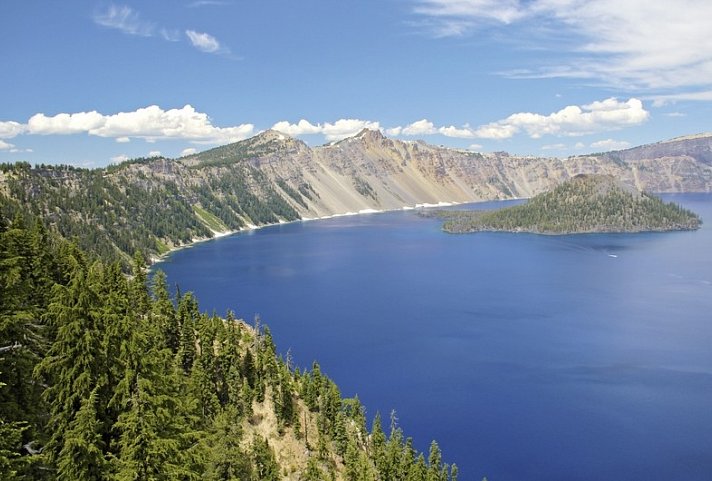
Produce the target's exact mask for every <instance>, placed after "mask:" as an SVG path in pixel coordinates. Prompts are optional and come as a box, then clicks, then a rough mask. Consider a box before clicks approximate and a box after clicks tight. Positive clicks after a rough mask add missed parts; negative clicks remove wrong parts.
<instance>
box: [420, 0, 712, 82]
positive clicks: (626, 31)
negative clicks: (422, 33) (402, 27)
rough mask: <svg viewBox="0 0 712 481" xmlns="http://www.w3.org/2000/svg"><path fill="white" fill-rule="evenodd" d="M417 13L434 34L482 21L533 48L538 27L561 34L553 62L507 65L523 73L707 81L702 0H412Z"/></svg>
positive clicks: (711, 46) (710, 48)
mask: <svg viewBox="0 0 712 481" xmlns="http://www.w3.org/2000/svg"><path fill="white" fill-rule="evenodd" d="M414 3H415V5H414V7H413V11H414V13H415V14H416V15H417V17H418V18H419V19H422V21H423V22H422V23H423V24H425V25H426V26H427V27H428V28H429V29H430V31H431V32H432V33H433V34H434V35H435V36H438V37H442V36H462V35H467V34H469V33H472V32H473V31H476V30H478V29H482V28H485V27H486V28H495V29H502V30H505V31H506V33H505V34H506V35H507V36H510V37H511V36H518V37H521V40H523V41H526V43H527V44H528V45H532V46H534V47H546V46H547V43H546V42H547V41H548V39H547V38H546V36H545V35H544V34H542V32H557V35H558V36H559V37H564V38H566V42H565V43H561V42H559V44H558V45H557V49H560V48H561V45H569V46H570V47H569V53H572V52H573V53H575V54H576V55H566V56H565V57H563V58H566V60H562V61H560V62H559V63H558V64H557V63H553V64H542V65H539V66H536V67H535V68H534V69H532V70H524V71H522V70H520V71H517V72H510V73H511V75H512V76H515V77H516V76H524V77H528V76H529V77H539V76H541V77H573V78H588V79H591V78H594V79H599V80H603V81H604V82H606V83H608V84H611V85H615V86H619V87H625V88H631V87H637V88H645V89H670V88H679V87H686V88H689V89H699V88H700V87H702V88H703V89H704V88H705V87H706V88H707V90H708V89H709V86H711V85H712V36H711V35H710V34H709V19H710V18H712V2H709V1H707V0H678V1H677V2H675V3H674V5H673V4H671V3H670V2H669V1H667V0H628V1H626V2H621V1H619V0H589V1H582V0H415V2H414Z"/></svg>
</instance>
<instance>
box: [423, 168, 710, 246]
mask: <svg viewBox="0 0 712 481" xmlns="http://www.w3.org/2000/svg"><path fill="white" fill-rule="evenodd" d="M437 215H439V216H440V217H441V218H443V219H445V223H444V224H443V230H445V231H446V232H452V233H463V232H478V231H506V232H532V233H538V234H574V233H593V232H646V231H673V230H692V229H697V228H699V226H700V224H701V220H700V218H699V217H698V216H697V215H696V214H694V213H692V212H690V211H688V210H686V209H683V208H682V207H680V206H678V205H677V204H674V203H665V202H663V201H662V200H660V199H659V198H657V197H654V196H651V195H649V194H646V193H643V192H639V191H637V190H636V189H634V188H632V187H629V186H627V185H625V184H623V183H621V182H618V181H616V180H615V179H613V178H612V177H608V176H599V175H579V176H576V177H574V178H573V179H571V180H569V181H567V182H565V183H563V184H561V185H560V186H558V187H556V188H555V189H553V190H551V191H549V192H545V193H543V194H539V195H537V196H535V197H533V198H532V199H530V200H529V201H528V202H526V203H525V204H522V205H517V206H513V207H507V208H504V209H498V210H495V211H440V212H438V214H437Z"/></svg>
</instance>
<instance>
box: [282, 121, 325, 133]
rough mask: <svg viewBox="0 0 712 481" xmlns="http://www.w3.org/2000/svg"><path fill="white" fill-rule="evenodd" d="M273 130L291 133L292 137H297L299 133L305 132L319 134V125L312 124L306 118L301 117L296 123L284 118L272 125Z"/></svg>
mask: <svg viewBox="0 0 712 481" xmlns="http://www.w3.org/2000/svg"><path fill="white" fill-rule="evenodd" d="M272 129H273V130H277V131H279V132H282V133H283V134H287V135H291V136H292V137H297V136H299V135H307V134H320V133H321V126H320V125H313V124H312V123H310V122H309V121H308V120H304V119H301V120H300V121H299V122H297V123H296V124H290V123H289V122H287V121H286V120H282V121H280V122H277V123H276V124H274V125H273V126H272Z"/></svg>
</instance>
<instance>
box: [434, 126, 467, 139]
mask: <svg viewBox="0 0 712 481" xmlns="http://www.w3.org/2000/svg"><path fill="white" fill-rule="evenodd" d="M438 132H439V133H441V134H443V135H444V136H445V137H455V138H458V139H471V138H473V137H474V136H475V134H474V132H473V131H472V129H471V128H470V126H469V125H467V124H465V126H464V127H462V128H457V127H455V126H453V125H451V126H449V127H440V128H439V129H438Z"/></svg>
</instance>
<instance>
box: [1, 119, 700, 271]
mask: <svg viewBox="0 0 712 481" xmlns="http://www.w3.org/2000/svg"><path fill="white" fill-rule="evenodd" d="M578 174H603V175H611V176H613V177H615V178H618V179H620V180H622V181H624V182H626V183H628V184H630V185H633V186H635V187H636V188H637V189H639V190H646V191H649V192H660V193H663V192H710V191H712V136H710V135H701V136H700V135H696V136H692V137H691V138H683V139H677V140H676V139H671V140H669V141H663V142H658V143H655V144H647V145H643V146H639V147H633V148H631V149H626V150H623V151H615V152H606V153H602V154H596V155H581V156H572V157H568V158H565V159H559V158H554V157H536V156H516V155H510V154H508V153H506V152H495V153H478V152H471V151H463V150H458V149H450V148H445V147H441V146H435V145H430V144H427V143H425V142H423V141H403V140H399V139H393V138H389V137H386V136H384V135H383V133H382V132H381V131H378V130H369V129H364V130H362V131H360V132H359V133H358V134H356V135H354V136H352V137H348V138H346V139H343V140H341V141H339V142H334V143H331V144H326V145H321V146H316V147H311V146H309V145H307V144H306V143H305V142H303V141H302V140H299V139H296V138H294V137H291V136H289V135H287V134H284V133H282V132H278V131H275V130H267V131H264V132H261V133H259V134H258V135H256V136H254V137H251V138H249V139H246V140H243V141H240V142H236V143H233V144H228V145H224V146H219V147H215V148H212V149H208V150H206V151H203V152H200V153H196V154H192V155H189V156H186V157H182V158H179V159H167V158H163V157H155V158H150V159H135V160H132V161H128V162H125V163H122V164H119V165H115V166H109V167H107V168H103V169H94V170H87V169H78V168H73V167H66V166H65V167H60V166H38V167H35V168H32V167H31V166H30V165H29V164H26V163H24V164H22V163H21V164H14V165H11V164H3V166H2V168H1V169H0V195H1V196H2V197H1V198H0V207H1V208H2V209H3V211H5V212H6V214H7V215H9V216H10V217H12V215H14V213H17V212H23V213H24V214H26V215H29V216H30V217H35V218H39V219H42V220H43V221H44V223H45V224H46V225H48V226H51V227H53V228H54V229H55V230H57V231H58V232H60V233H61V234H62V235H63V236H65V237H72V236H77V237H79V240H80V242H85V244H86V245H83V247H84V248H85V249H87V250H89V248H90V247H91V249H92V250H93V251H96V250H98V251H100V252H101V253H102V254H101V255H102V256H104V257H107V258H114V259H116V258H121V259H123V260H124V261H128V259H129V257H130V254H131V253H132V252H133V251H134V250H137V249H140V250H142V251H143V252H144V253H145V254H146V255H148V256H152V257H156V256H158V255H160V254H163V253H165V252H168V251H169V250H171V249H173V248H176V247H179V246H182V245H186V244H188V243H191V242H194V241H195V240H199V239H206V238H210V237H213V236H214V235H215V234H216V233H224V232H234V231H237V230H240V229H246V228H251V227H252V226H260V225H267V224H275V223H279V222H285V221H294V220H299V219H307V218H320V217H327V216H331V215H338V214H344V213H356V212H361V211H366V212H372V211H385V210H399V209H403V208H408V207H414V206H416V205H419V204H421V205H422V204H438V203H442V202H448V203H465V202H477V201H485V200H503V199H511V198H529V197H533V196H534V195H536V194H538V193H541V192H544V191H546V190H549V189H551V188H552V187H554V186H556V185H558V184H560V183H562V182H563V181H565V180H567V179H569V178H572V177H573V176H575V175H578ZM84 239H86V240H84ZM90 242H91V243H92V245H91V246H90V245H89V243H90ZM97 244H98V245H99V248H98V249H97V248H96V247H97Z"/></svg>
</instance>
